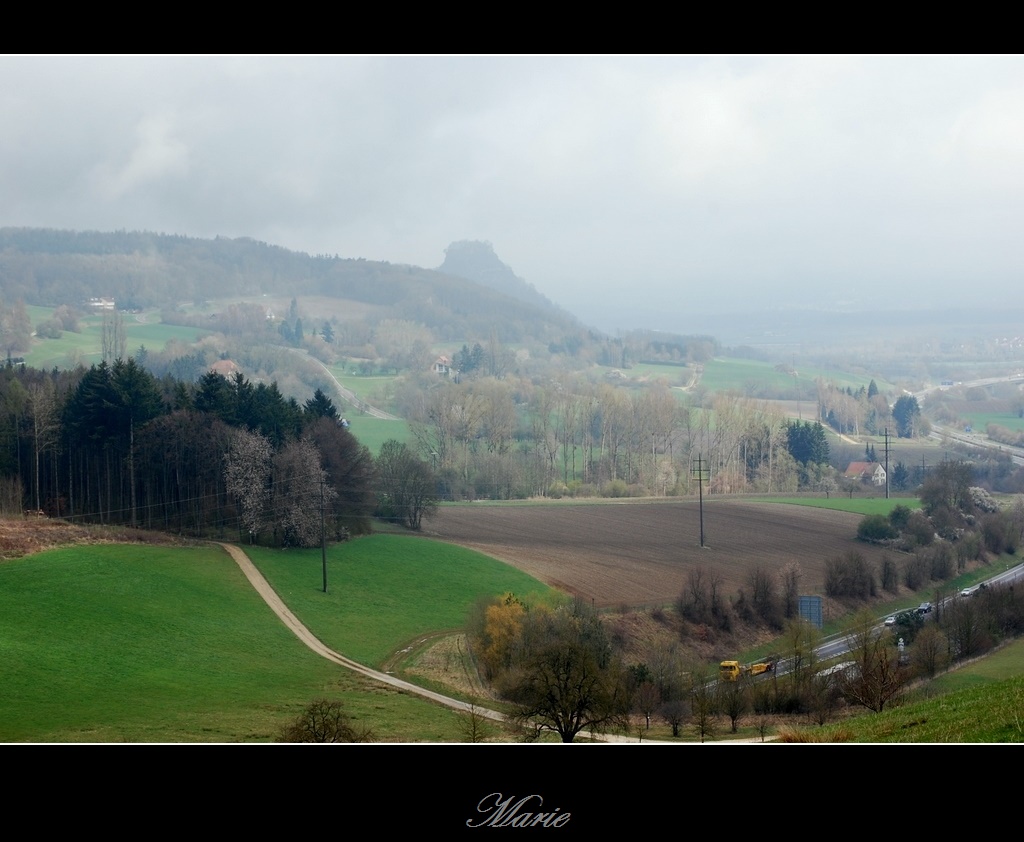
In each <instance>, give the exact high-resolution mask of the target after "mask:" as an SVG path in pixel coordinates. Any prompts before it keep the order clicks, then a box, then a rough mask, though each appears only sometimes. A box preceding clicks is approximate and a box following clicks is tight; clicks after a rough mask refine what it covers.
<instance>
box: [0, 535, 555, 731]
mask: <svg viewBox="0 0 1024 842" xmlns="http://www.w3.org/2000/svg"><path fill="white" fill-rule="evenodd" d="M254 556H258V561H257V564H258V565H259V566H260V567H261V569H263V570H264V571H266V573H267V575H268V577H269V578H271V580H272V582H273V584H274V585H275V587H277V588H279V589H280V592H281V593H282V596H283V597H284V599H285V601H286V602H287V603H288V604H289V606H290V607H291V608H292V610H294V611H295V613H296V614H297V615H298V616H299V617H300V618H301V619H302V620H303V621H304V622H306V623H308V625H309V626H310V628H311V629H312V630H313V631H314V633H316V634H317V635H318V636H319V637H320V638H321V639H323V640H324V642H326V643H327V644H328V645H329V646H331V647H332V648H335V649H337V650H338V651H339V652H341V653H342V654H344V655H349V656H351V657H354V658H355V659H356V660H360V661H363V662H365V663H380V662H382V661H384V660H385V659H386V658H387V656H388V654H389V653H390V652H392V651H394V649H396V648H398V647H400V646H401V645H403V644H407V643H409V642H412V641H414V640H416V639H417V638H418V637H420V636H423V635H426V634H429V633H430V632H434V631H438V630H442V629H449V628H457V627H460V626H461V625H462V624H463V622H464V620H465V618H466V615H467V612H468V610H469V607H470V606H471V605H472V604H473V602H475V601H476V599H477V598H479V597H480V596H489V595H492V594H497V593H502V592H504V591H506V590H514V591H516V592H517V593H519V592H526V591H532V590H537V591H540V590H544V588H543V586H542V585H540V583H537V582H535V581H534V580H532V579H529V577H526V576H525V575H524V574H521V573H519V572H518V571H515V570H513V569H512V568H510V567H507V566H506V565H503V564H501V563H499V562H496V561H494V560H492V559H485V558H484V557H482V556H478V555H477V554H468V555H464V554H462V553H459V552H451V548H449V547H447V546H446V545H443V544H438V543H436V542H431V541H427V540H419V539H416V538H410V537H408V536H386V535H381V536H374V537H372V538H368V539H358V540H355V541H353V542H351V543H349V544H345V545H342V546H340V547H336V548H332V550H331V553H330V557H329V561H328V565H329V569H328V575H329V588H328V593H327V594H326V595H324V594H323V592H322V590H321V588H322V575H321V562H320V554H319V552H318V551H290V552H274V551H269V550H263V551H260V552H258V553H254ZM478 568H479V569H478ZM0 670H2V680H0V687H2V690H0V741H4V742H24V741H28V742H268V741H272V740H273V739H274V736H275V735H276V734H277V733H278V732H279V731H280V729H281V728H282V727H283V726H284V725H285V724H286V723H287V722H288V721H289V720H290V719H291V718H293V717H294V716H295V715H296V713H297V712H298V711H299V710H301V708H302V707H303V706H304V705H305V704H307V703H308V702H309V701H310V700H311V699H313V698H316V697H318V696H330V697H332V698H339V699H341V700H342V702H343V703H344V705H345V707H346V710H347V711H348V712H349V713H350V714H351V715H352V717H353V719H354V720H355V722H356V723H357V724H359V725H361V726H363V727H368V728H370V729H371V730H372V731H373V732H374V735H375V737H376V739H377V740H382V741H423V740H427V741H453V740H458V739H460V733H461V731H460V729H461V727H462V726H461V720H460V718H459V716H458V715H457V714H456V713H454V712H452V711H449V710H447V709H445V708H443V707H441V706H438V705H436V704H433V703H431V702H428V701H426V700H423V699H419V698H417V697H414V696H409V695H406V694H403V693H399V692H397V691H393V690H389V689H387V688H385V687H383V686H381V685H379V684H377V683H375V682H370V681H368V680H366V679H362V678H360V677H358V676H356V675H354V674H353V673H350V672H348V671H347V670H344V669H342V668H340V667H338V666H336V665H334V664H331V663H330V662H328V661H326V660H325V659H323V658H320V657H318V656H317V655H315V654H314V653H313V652H311V651H310V650H309V649H307V648H306V647H305V646H304V645H303V644H302V643H301V642H300V641H299V640H298V639H297V638H296V637H295V636H294V635H293V634H292V633H291V632H290V631H289V630H288V629H287V628H286V627H285V626H284V625H283V624H282V623H281V621H280V620H279V619H278V618H277V617H276V616H275V615H274V614H273V612H271V610H270V609H269V608H268V607H267V606H266V604H265V603H264V602H263V601H262V599H261V598H260V597H259V596H258V595H257V594H256V592H255V591H254V590H253V588H252V586H251V585H250V584H249V583H248V581H247V580H246V579H245V577H244V576H243V575H242V573H241V571H240V570H239V569H238V567H237V565H236V564H235V563H234V562H233V561H232V560H231V559H230V558H229V556H228V555H227V554H226V553H225V552H224V551H223V550H221V549H220V548H217V547H199V548H162V547H151V546H147V547H145V548H142V547H139V546H135V545H132V546H124V545H89V546H81V547H73V548H68V549H60V550H52V551H48V552H44V553H39V554H37V555H33V556H29V557H26V558H22V559H16V560H12V561H5V562H3V563H0Z"/></svg>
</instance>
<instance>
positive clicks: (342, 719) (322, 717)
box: [277, 699, 373, 743]
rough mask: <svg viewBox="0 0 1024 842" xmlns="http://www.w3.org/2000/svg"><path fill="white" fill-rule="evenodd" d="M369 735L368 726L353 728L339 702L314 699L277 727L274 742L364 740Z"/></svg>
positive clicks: (365, 741)
mask: <svg viewBox="0 0 1024 842" xmlns="http://www.w3.org/2000/svg"><path fill="white" fill-rule="evenodd" d="M372 739H373V736H372V734H371V733H370V731H369V730H368V729H364V728H357V727H356V726H354V725H353V724H352V720H351V719H350V717H349V716H348V714H347V713H345V710H344V708H343V707H342V705H341V702H337V701H333V700H331V699H314V700H313V701H312V702H310V703H309V704H308V705H307V706H306V709H305V710H303V711H302V713H300V714H299V715H298V716H297V717H295V719H294V720H293V721H292V722H291V723H290V724H289V725H287V726H285V727H284V728H283V729H282V730H281V733H280V734H279V735H278V737H277V742H279V743H368V742H371V741H372Z"/></svg>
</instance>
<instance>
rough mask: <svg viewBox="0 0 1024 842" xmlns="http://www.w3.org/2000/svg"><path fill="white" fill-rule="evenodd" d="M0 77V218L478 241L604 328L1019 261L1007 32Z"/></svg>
mask: <svg viewBox="0 0 1024 842" xmlns="http://www.w3.org/2000/svg"><path fill="white" fill-rule="evenodd" d="M0 97H2V100H0V107H2V118H0V161H2V170H0V226H32V227H51V228H68V229H77V230H82V229H89V230H100V231H108V230H115V229H127V230H147V231H156V232H162V233H169V234H184V235H188V236H195V237H213V236H216V235H222V236H228V237H241V236H246V237H253V238H255V239H258V240H263V241H265V242H268V243H273V244H275V245H280V246H284V247H285V248H290V249H294V250H298V251H306V252H309V253H328V254H338V255H339V256H342V257H365V258H367V259H373V260H389V261H391V262H393V263H413V264H416V265H419V266H425V267H437V266H439V265H440V264H441V263H442V261H443V260H444V249H445V248H446V247H447V246H448V244H449V243H451V242H452V241H454V240H488V241H490V242H491V243H492V244H493V246H494V249H495V251H496V253H497V254H498V256H499V257H500V258H501V259H502V260H503V261H504V262H505V263H506V264H508V265H509V266H510V267H511V268H512V269H513V270H514V271H515V272H516V274H517V275H519V276H520V277H522V278H524V279H525V280H527V281H528V282H530V283H532V284H533V285H534V286H535V287H536V288H537V289H538V290H539V291H540V292H542V293H544V294H545V295H547V296H548V297H549V298H551V299H552V300H554V301H555V302H557V303H558V304H560V305H562V306H563V307H565V308H566V309H568V310H570V311H571V312H573V313H575V314H576V315H578V316H580V317H581V318H582V319H584V321H586V322H588V323H590V324H594V325H596V326H598V327H601V328H603V329H606V330H615V329H617V328H630V327H638V326H645V327H654V328H659V329H666V330H673V329H674V330H681V331H684V332H692V331H693V330H695V328H696V327H697V325H695V323H694V322H695V319H696V318H697V317H698V316H699V314H700V313H720V312H730V311H736V312H739V311H744V310H764V309H765V308H767V307H773V306H782V305H791V304H811V305H815V306H823V307H836V308H838V307H847V308H853V309H869V308H875V307H880V306H882V307H885V306H891V307H907V306H910V305H912V304H913V303H914V302H915V301H920V300H921V299H920V297H921V296H928V298H929V300H931V301H934V302H937V303H952V304H958V303H963V302H966V301H968V300H973V301H975V302H976V303H979V304H987V303H992V304H994V305H998V303H999V302H1000V301H1003V300H1005V297H1006V296H1011V295H1012V296H1014V297H1015V298H1016V297H1019V293H1020V289H1021V287H1022V284H1021V266H1022V257H1024V254H1022V251H1024V236H1022V222H1024V58H1022V57H1020V56H1004V57H998V56H997V57H991V56H977V57H973V56H964V57H941V56H937V57H874V56H872V57H861V56H807V57H800V56H778V57H776V56H684V57H675V56H665V57H629V56H626V57H603V56H595V57H544V56H541V57H530V56H527V57H469V56H467V57H430V56H424V57H397V56H396V57H389V56H372V57H332V56H324V57H307V56H302V57H261V56H240V57H198V58H197V57H110V58H102V57H100V58H98V57H92V56H83V57H54V56H45V57H42V56H40V57H32V56H5V57H0ZM979 293H981V294H982V296H983V298H982V299H981V300H978V299H977V298H971V297H974V296H977V295H978V294H979Z"/></svg>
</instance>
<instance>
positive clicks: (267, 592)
mask: <svg viewBox="0 0 1024 842" xmlns="http://www.w3.org/2000/svg"><path fill="white" fill-rule="evenodd" d="M218 543H219V542H218ZM220 546H221V547H223V548H224V549H225V550H226V551H227V552H228V554H229V555H230V556H231V557H232V558H233V559H234V560H235V562H236V563H237V564H238V566H239V567H240V568H241V569H242V572H243V573H244V574H245V576H246V578H247V579H248V580H249V582H250V584H252V586H253V587H254V588H255V589H256V592H257V593H258V594H259V595H260V596H261V597H263V600H264V601H265V602H266V603H267V605H269V606H270V607H271V609H272V610H273V611H274V613H275V614H277V616H278V617H280V618H281V622H282V623H284V624H285V625H286V626H287V627H288V628H289V629H291V630H292V631H293V632H294V633H295V636H296V637H297V638H298V639H299V640H301V641H302V642H303V643H305V644H306V646H308V647H309V648H310V649H312V650H313V651H314V652H316V654H318V655H320V656H321V657H323V658H326V659H327V660H328V661H333V662H334V663H336V664H338V665H339V666H342V667H345V668H346V669H350V670H352V671H354V672H357V673H359V674H360V675H363V676H366V677H367V678H370V679H373V680H374V681H380V682H382V683H384V684H388V685H390V686H391V687H395V688H397V689H399V690H404V691H405V692H407V693H414V694H415V695H417V696H423V697H424V698H427V699H430V700H431V701H434V702H438V703H439V704H442V705H445V706H447V707H450V708H453V709H454V710H459V711H464V712H466V713H469V712H475V713H477V714H478V715H480V716H483V717H486V718H487V719H493V720H495V721H498V722H503V721H504V719H505V717H504V716H503V715H502V714H500V713H498V712H497V711H493V710H486V709H484V708H480V707H477V706H474V705H470V704H469V703H468V702H462V701H459V700H458V699H452V698H450V697H449V696H442V695H441V694H440V693H434V692H433V691H431V690H426V689H424V688H423V687H417V686H416V685H415V684H410V683H409V682H408V681H402V680H401V679H400V678H395V677H394V676H393V675H388V674H387V673H384V672H378V671H377V670H373V669H370V668H369V667H366V666H363V665H362V664H360V663H357V662H356V661H353V660H351V659H350V658H346V657H345V656H344V655H339V654H338V653H337V652H335V651H334V650H333V649H330V648H328V647H327V646H325V645H324V644H323V642H321V641H320V640H319V639H318V638H317V637H316V636H315V635H314V634H313V633H312V632H311V631H310V630H309V629H307V628H306V627H305V626H304V625H302V623H300V622H299V619H298V617H296V616H295V615H294V614H293V613H292V612H291V611H290V610H289V609H288V606H287V605H285V604H284V602H282V601H281V597H279V596H278V595H277V592H276V591H275V590H274V589H273V588H272V587H270V583H269V582H268V581H267V580H266V579H264V578H263V574H262V573H260V572H259V570H257V569H256V566H255V565H254V564H253V563H252V561H251V560H250V558H249V556H247V555H246V554H245V553H244V552H243V551H242V550H241V549H240V548H239V547H237V546H235V545H234V544H220Z"/></svg>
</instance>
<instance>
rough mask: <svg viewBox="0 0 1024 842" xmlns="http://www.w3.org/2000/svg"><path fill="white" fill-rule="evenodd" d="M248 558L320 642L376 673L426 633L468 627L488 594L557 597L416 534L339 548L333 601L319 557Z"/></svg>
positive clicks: (333, 561) (333, 563)
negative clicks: (470, 616)
mask: <svg viewBox="0 0 1024 842" xmlns="http://www.w3.org/2000/svg"><path fill="white" fill-rule="evenodd" d="M247 551H249V555H250V557H251V558H252V560H253V562H254V563H255V564H256V566H257V567H258V568H259V569H260V571H261V572H262V573H263V575H264V576H266V577H267V580H268V581H269V582H270V583H271V585H273V587H274V589H275V590H276V591H277V592H278V593H279V594H280V595H281V597H282V598H283V599H284V600H285V602H286V603H287V604H288V606H289V607H290V608H291V609H292V610H293V611H295V613H296V614H297V615H298V616H299V617H301V618H302V620H303V622H304V623H305V624H306V625H307V626H308V627H309V628H310V630H311V631H313V633H314V634H316V636H317V637H319V638H320V639H321V640H322V641H324V643H326V644H327V645H328V646H330V647H331V648H333V649H335V650H337V651H339V652H342V653H344V654H345V655H347V656H348V657H350V658H353V659H355V660H357V661H359V662H360V663H364V664H367V665H369V666H375V667H376V666H380V665H381V664H383V663H384V661H385V659H387V657H388V656H389V655H391V654H392V653H394V652H395V651H396V650H397V649H399V648H401V647H403V646H405V645H407V644H409V643H410V642H412V641H414V640H415V639H416V638H417V637H419V636H421V635H423V634H424V633H427V632H431V631H439V630H443V629H459V628H463V627H464V626H465V623H466V619H467V616H468V614H469V610H470V608H471V607H472V605H473V604H474V603H475V602H476V600H477V599H478V598H479V597H480V596H481V595H486V596H492V595H496V594H501V593H505V592H507V591H512V592H514V593H516V594H519V595H523V596H525V595H527V594H546V593H548V592H549V591H550V589H549V588H548V587H547V586H546V585H544V584H542V583H541V582H538V581H537V580H536V579H534V578H532V577H530V576H527V575H526V574H525V573H522V572H520V571H519V570H516V569H515V568H513V567H509V566H508V565H507V564H504V563H502V562H500V561H496V560H495V559H492V558H490V557H488V556H485V555H482V554H481V553H477V552H474V551H472V550H467V549H464V548H462V547H455V546H452V545H449V544H444V543H442V542H439V541H431V540H428V539H424V538H418V537H415V536H411V535H371V536H368V537H365V538H359V539H357V540H355V541H351V542H349V543H346V544H341V545H339V546H336V547H332V548H331V549H330V550H329V553H328V568H327V583H328V587H327V590H328V593H327V594H326V595H325V594H324V593H323V571H322V560H321V554H320V550H289V551H287V552H281V551H277V550H268V549H264V548H260V547H256V548H247Z"/></svg>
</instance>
